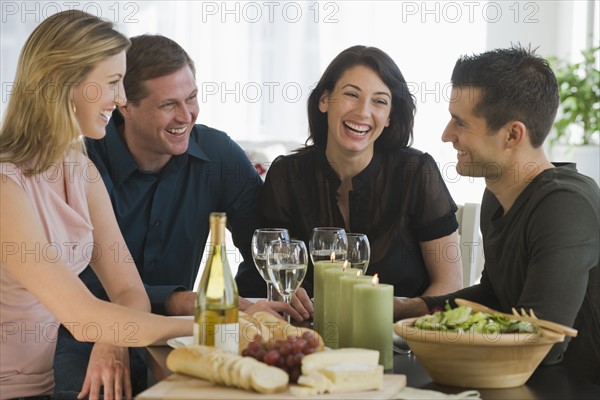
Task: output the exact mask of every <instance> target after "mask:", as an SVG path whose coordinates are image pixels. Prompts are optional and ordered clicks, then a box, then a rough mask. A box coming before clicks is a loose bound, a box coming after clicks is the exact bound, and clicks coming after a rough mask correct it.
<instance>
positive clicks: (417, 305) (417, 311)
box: [394, 297, 429, 321]
mask: <svg viewBox="0 0 600 400" xmlns="http://www.w3.org/2000/svg"><path fill="white" fill-rule="evenodd" d="M428 312H429V310H428V309H427V304H425V302H424V301H423V299H421V298H419V297H415V298H412V299H407V298H405V297H394V321H398V320H401V319H405V318H412V317H420V316H422V315H425V314H427V313H428Z"/></svg>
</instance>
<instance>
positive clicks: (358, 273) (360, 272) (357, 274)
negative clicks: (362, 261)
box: [356, 269, 362, 278]
mask: <svg viewBox="0 0 600 400" xmlns="http://www.w3.org/2000/svg"><path fill="white" fill-rule="evenodd" d="M361 275H362V270H360V269H359V270H358V271H356V277H357V278H358V277H359V276H361Z"/></svg>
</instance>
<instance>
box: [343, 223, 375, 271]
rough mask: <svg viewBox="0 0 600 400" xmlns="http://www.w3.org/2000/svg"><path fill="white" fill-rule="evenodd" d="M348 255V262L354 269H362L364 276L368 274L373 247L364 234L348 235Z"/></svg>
mask: <svg viewBox="0 0 600 400" xmlns="http://www.w3.org/2000/svg"><path fill="white" fill-rule="evenodd" d="M346 237H347V238H348V253H347V258H346V259H347V260H348V262H349V263H350V265H351V267H352V268H357V269H361V270H362V273H363V275H366V274H367V268H368V267H369V259H370V258H371V245H370V244H369V238H368V237H367V235H365V234H364V233H347V234H346Z"/></svg>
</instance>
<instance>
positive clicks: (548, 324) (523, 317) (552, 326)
mask: <svg viewBox="0 0 600 400" xmlns="http://www.w3.org/2000/svg"><path fill="white" fill-rule="evenodd" d="M454 301H455V302H456V304H458V305H459V306H466V307H471V309H473V310H474V311H481V312H484V313H488V314H500V315H503V316H505V317H506V318H508V319H513V320H517V321H526V322H531V323H533V324H536V325H537V326H541V327H542V328H546V329H548V330H551V331H553V332H558V333H562V334H563V335H566V336H572V337H575V336H577V329H573V328H571V327H568V326H565V325H561V324H557V323H556V322H552V321H546V320H543V319H538V318H537V317H536V316H535V314H534V313H533V310H530V316H528V315H527V314H526V313H525V310H523V309H521V314H519V313H518V312H517V310H515V309H514V308H513V309H512V310H513V314H505V313H501V312H499V311H496V310H492V309H491V308H489V307H486V306H484V305H483V304H479V303H475V302H474V301H470V300H465V299H455V300H454Z"/></svg>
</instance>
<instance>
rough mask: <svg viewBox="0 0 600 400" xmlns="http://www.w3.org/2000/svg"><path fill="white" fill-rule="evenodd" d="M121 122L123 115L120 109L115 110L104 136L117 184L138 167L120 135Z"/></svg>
mask: <svg viewBox="0 0 600 400" xmlns="http://www.w3.org/2000/svg"><path fill="white" fill-rule="evenodd" d="M121 124H123V117H121V114H119V110H114V111H113V113H112V118H111V119H110V121H109V122H108V125H107V126H106V136H105V138H104V141H105V143H106V150H107V157H108V159H109V163H110V165H112V166H114V172H113V173H114V176H115V177H116V182H115V183H116V185H117V186H119V185H120V184H121V183H123V182H124V181H125V180H126V179H127V178H128V177H129V175H131V174H132V173H133V172H134V171H136V170H137V169H138V167H137V164H136V163H135V160H134V159H133V156H132V155H131V153H130V152H129V149H128V148H127V145H126V144H125V141H124V140H123V138H122V137H121V135H119V131H118V129H117V127H118V126H120V125H121Z"/></svg>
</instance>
